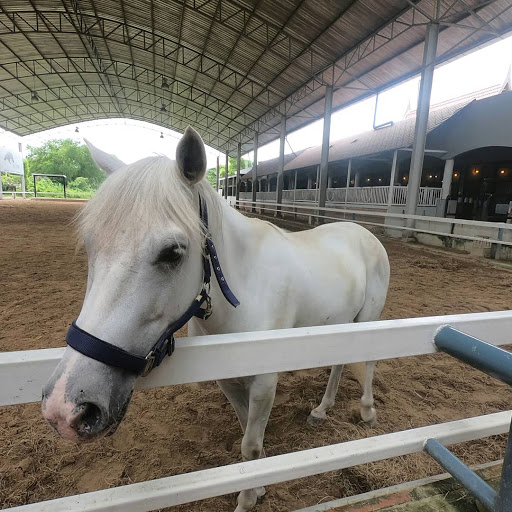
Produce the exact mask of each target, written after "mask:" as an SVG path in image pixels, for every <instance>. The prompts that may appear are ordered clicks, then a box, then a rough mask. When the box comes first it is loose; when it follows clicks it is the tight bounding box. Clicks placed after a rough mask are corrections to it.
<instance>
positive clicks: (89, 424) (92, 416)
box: [70, 402, 103, 434]
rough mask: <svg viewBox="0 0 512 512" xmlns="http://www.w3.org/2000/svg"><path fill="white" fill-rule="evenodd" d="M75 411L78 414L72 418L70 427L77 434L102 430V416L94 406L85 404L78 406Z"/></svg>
mask: <svg viewBox="0 0 512 512" xmlns="http://www.w3.org/2000/svg"><path fill="white" fill-rule="evenodd" d="M75 410H76V411H77V413H78V414H77V415H76V416H75V418H73V421H72V422H71V425H70V426H71V427H72V428H74V429H75V430H76V431H77V432H78V433H79V434H80V433H86V434H89V433H91V432H94V431H100V430H102V420H103V415H102V412H101V409H100V408H99V407H98V406H97V405H96V404H93V403H91V402H85V403H82V404H79V405H78V406H77V407H76V409H75Z"/></svg>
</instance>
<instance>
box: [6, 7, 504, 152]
mask: <svg viewBox="0 0 512 512" xmlns="http://www.w3.org/2000/svg"><path fill="white" fill-rule="evenodd" d="M411 4H412V5H411ZM440 7H441V9H440V13H439V14H440V17H441V21H442V22H443V23H445V25H442V29H441V33H440V39H439V45H438V47H439V51H438V58H439V59H440V60H446V59H450V58H453V57H454V56H456V55H458V54H460V53H463V52H466V51H469V50H471V49H472V48H475V47H476V46H478V45H480V44H484V43H486V42H488V41H489V40H491V39H492V38H493V37H495V36H497V35H501V34H505V33H506V32H507V31H509V30H511V29H512V2H511V1H510V0H489V2H481V1H480V0H458V1H457V0H440ZM36 8H37V10H35V9H36ZM470 9H475V10H476V11H477V16H475V15H473V14H472V13H471V12H470V11H469V10H470ZM433 12H434V0H416V1H414V2H412V3H411V2H409V1H408V0H393V1H387V0H372V1H367V0H325V1H322V2H319V1H318V0H283V1H280V2H275V1H272V0H261V1H260V2H246V1H244V0H212V1H209V2H197V1H195V0H152V1H151V2H147V1H146V0H119V1H117V2H112V1H109V0H81V1H80V2H73V1H71V0H38V2H37V3H34V2H31V1H29V0H3V1H2V5H1V6H0V126H2V127H5V128H7V129H9V130H12V131H14V132H16V133H18V134H20V135H26V134H28V133H33V132H37V131H40V130H44V129H47V128H52V127H55V126H59V125H63V124H68V123H74V122H77V121H80V120H85V119H91V118H108V117H129V118H134V119H143V120H146V121H150V122H154V123H157V124H160V125H162V126H166V127H169V128H172V129H175V130H178V131H182V130H183V129H184V128H185V127H186V126H187V124H192V125H194V126H195V127H196V128H197V129H198V130H199V132H200V133H201V134H202V135H203V137H204V139H205V141H206V142H207V143H208V144H209V145H211V146H213V147H215V148H218V149H220V150H223V151H225V150H226V149H228V150H230V151H235V149H236V143H237V142H239V141H240V142H242V144H243V150H244V151H247V150H250V149H251V147H252V136H253V133H252V132H253V130H254V129H257V130H258V131H259V132H260V144H262V145H263V144H265V143H266V142H269V141H271V140H274V139H275V138H276V137H277V136H278V134H277V131H276V129H277V128H278V126H279V122H280V116H281V114H282V113H284V112H286V115H287V116H288V122H287V126H288V129H289V130H294V129H297V128H299V127H301V126H303V125H304V124H306V123H307V122H310V120H312V119H315V118H318V117H321V116H322V113H323V108H324V106H323V103H324V101H323V97H324V91H325V84H327V83H333V84H334V85H335V87H336V91H335V93H334V99H333V105H334V108H335V109H338V108H342V107H343V106H345V105H348V104H351V103H353V102H355V101H358V100H360V99H363V98H365V97H367V96H369V95H371V94H374V93H375V91H376V90H379V89H383V88H386V87H388V86H390V85H392V84H394V83H396V82H398V81H400V80H402V79H404V78H407V77H409V76H411V75H413V74H415V73H417V72H418V71H419V69H420V66H421V60H422V51H423V39H424V35H425V23H426V22H427V21H428V19H427V18H426V17H425V16H424V15H423V14H422V13H426V14H427V15H429V16H430V15H432V14H433ZM456 23H462V24H463V25H464V27H465V28H460V27H458V26H452V24H456ZM482 27H483V28H484V29H485V31H481V30H479V28H482ZM163 78H165V79H166V80H167V82H168V83H169V84H170V88H169V89H166V88H163V87H162V86H161V84H162V80H163ZM32 91H37V94H38V96H39V98H40V99H41V100H40V101H38V102H33V101H31V97H32ZM162 103H164V104H165V105H166V108H167V110H168V112H169V114H168V115H161V112H160V108H161V105H162ZM304 109H307V116H309V118H308V117H307V116H305V115H304Z"/></svg>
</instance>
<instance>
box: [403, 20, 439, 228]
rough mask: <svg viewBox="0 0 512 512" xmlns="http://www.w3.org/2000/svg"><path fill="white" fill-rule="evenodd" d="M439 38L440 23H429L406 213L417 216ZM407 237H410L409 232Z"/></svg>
mask: <svg viewBox="0 0 512 512" xmlns="http://www.w3.org/2000/svg"><path fill="white" fill-rule="evenodd" d="M438 37H439V23H429V25H428V26H427V36H426V38H425V48H424V51H423V67H422V71H421V81H420V94H419V97H418V109H417V111H416V127H415V130H414V142H413V146H412V156H411V167H410V170H409V185H408V187H407V204H406V206H405V213H407V214H409V215H416V209H417V206H418V198H419V194H420V183H421V173H422V170H423V157H424V153H425V142H426V140H427V125H428V114H429V108H430V93H431V92H432V79H433V76H434V67H435V64H436V51H437V40H438ZM406 226H407V227H408V228H413V227H414V220H413V219H407V221H406ZM404 234H405V236H409V234H408V233H407V232H405V233H404Z"/></svg>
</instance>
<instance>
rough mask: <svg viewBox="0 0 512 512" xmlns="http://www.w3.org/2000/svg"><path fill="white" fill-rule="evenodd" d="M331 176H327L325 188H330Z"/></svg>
mask: <svg viewBox="0 0 512 512" xmlns="http://www.w3.org/2000/svg"><path fill="white" fill-rule="evenodd" d="M332 182H333V177H332V176H327V188H332Z"/></svg>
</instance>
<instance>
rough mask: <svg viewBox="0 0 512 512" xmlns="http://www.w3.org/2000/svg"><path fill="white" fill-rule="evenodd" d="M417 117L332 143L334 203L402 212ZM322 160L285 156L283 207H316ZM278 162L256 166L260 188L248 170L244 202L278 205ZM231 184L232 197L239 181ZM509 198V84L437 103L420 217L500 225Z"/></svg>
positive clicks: (312, 151) (312, 152) (330, 197)
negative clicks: (498, 222) (300, 204)
mask: <svg viewBox="0 0 512 512" xmlns="http://www.w3.org/2000/svg"><path fill="white" fill-rule="evenodd" d="M415 117H416V113H415V112H414V111H412V112H409V114H408V115H406V117H405V119H403V120H402V121H399V122H396V123H393V124H390V125H388V126H385V127H383V128H380V129H376V130H371V131H368V132H365V133H360V134H357V135H354V136H351V137H347V138H344V139H341V140H338V141H334V142H332V143H331V144H330V147H329V164H328V183H327V197H326V201H327V203H328V204H329V205H330V206H340V205H341V206H343V207H345V206H346V207H353V208H365V209H376V210H381V211H389V212H396V213H403V212H404V208H405V205H406V202H407V192H408V187H407V185H408V181H409V168H410V163H411V153H412V145H413V141H414V129H415ZM320 160H321V146H317V147H313V148H309V149H306V150H303V151H300V152H297V153H292V154H290V155H286V156H285V162H284V173H283V178H284V180H283V181H284V183H283V202H289V203H295V202H301V203H317V202H318V194H319V169H320ZM278 164H279V159H278V158H275V159H272V160H267V161H264V162H260V163H258V166H257V180H256V183H255V184H254V183H253V180H254V177H253V173H252V170H251V169H245V170H243V173H242V174H241V182H240V198H241V199H251V197H252V187H253V186H256V191H257V194H256V196H257V200H260V201H275V199H276V186H277V169H278ZM229 187H230V189H231V194H232V195H234V191H235V187H236V176H232V177H230V178H229ZM228 192H229V191H228ZM231 194H230V195H231ZM510 201H512V92H510V82H509V81H506V82H505V84H504V85H500V86H495V87H491V88H488V89H485V90H482V91H477V92H475V93H472V94H470V95H467V96H464V97H459V98H457V99H456V100H452V101H449V102H444V103H441V104H438V105H434V106H432V107H431V109H430V113H429V121H428V127H427V139H426V146H425V155H424V158H423V170H422V175H421V182H420V193H419V201H418V207H417V214H419V215H429V216H452V217H456V218H464V219H476V220H490V221H503V220H505V219H506V215H507V211H508V204H509V202H510Z"/></svg>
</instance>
